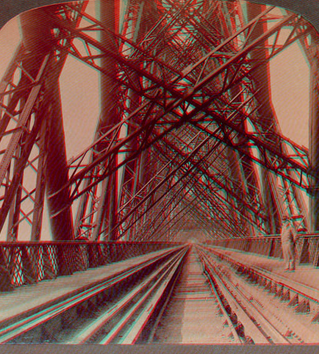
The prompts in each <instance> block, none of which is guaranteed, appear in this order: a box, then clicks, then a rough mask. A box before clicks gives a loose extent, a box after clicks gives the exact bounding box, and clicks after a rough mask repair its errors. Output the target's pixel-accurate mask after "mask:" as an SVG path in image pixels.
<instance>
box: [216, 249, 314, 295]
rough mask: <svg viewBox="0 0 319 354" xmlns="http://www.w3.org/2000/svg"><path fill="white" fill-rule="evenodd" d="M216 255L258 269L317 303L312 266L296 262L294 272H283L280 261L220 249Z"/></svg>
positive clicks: (281, 261) (282, 265) (282, 263)
mask: <svg viewBox="0 0 319 354" xmlns="http://www.w3.org/2000/svg"><path fill="white" fill-rule="evenodd" d="M218 253H220V254H223V255H226V256H228V257H230V258H231V259H233V260H234V261H237V262H240V263H242V264H245V265H247V266H248V267H253V268H254V269H256V270H258V269H260V270H262V271H264V272H266V273H268V274H269V276H270V277H272V278H276V279H277V280H278V281H280V283H281V284H284V285H286V286H288V287H291V288H294V289H300V292H301V293H304V294H306V295H308V296H309V297H311V298H313V299H315V300H317V301H318V302H319V269H318V268H314V267H313V266H312V265H304V264H300V265H298V262H297V266H296V270H295V271H293V272H291V271H285V270H284V261H283V260H282V259H280V260H279V259H278V258H270V257H266V256H261V255H256V254H252V253H245V252H241V251H236V250H229V249H227V250H226V249H222V248H218Z"/></svg>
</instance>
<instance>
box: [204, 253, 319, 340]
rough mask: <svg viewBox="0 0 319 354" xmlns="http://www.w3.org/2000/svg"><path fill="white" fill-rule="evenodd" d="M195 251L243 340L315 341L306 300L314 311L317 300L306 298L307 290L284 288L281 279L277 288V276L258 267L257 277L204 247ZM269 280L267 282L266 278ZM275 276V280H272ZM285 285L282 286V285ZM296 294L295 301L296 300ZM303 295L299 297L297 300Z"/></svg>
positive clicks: (315, 331) (315, 324)
mask: <svg viewBox="0 0 319 354" xmlns="http://www.w3.org/2000/svg"><path fill="white" fill-rule="evenodd" d="M198 252H199V254H200V255H201V258H202V260H203V262H204V263H205V272H206V273H207V275H208V276H209V278H210V279H211V281H212V283H213V285H214V286H216V287H217V288H219V289H220V291H221V292H222V294H223V297H224V298H225V299H226V302H227V304H228V305H229V308H228V311H229V312H230V313H231V314H232V315H233V314H235V317H236V321H240V323H241V325H242V327H243V330H244V332H245V338H246V341H247V342H251V343H255V344H310V343H318V342H319V335H318V322H317V321H314V313H313V312H312V311H310V310H309V306H307V304H309V301H312V302H314V308H313V309H314V312H315V309H316V308H317V306H318V302H317V300H315V299H314V298H310V297H309V298H308V299H307V295H306V292H307V291H309V289H306V288H307V287H303V286H302V285H300V284H297V283H296V284H295V287H294V285H293V282H291V284H290V286H289V289H288V290H287V289H286V290H285V289H284V288H285V285H284V283H283V282H286V283H288V281H287V280H286V279H284V278H282V279H281V281H282V283H281V287H277V286H276V285H278V284H279V281H280V279H276V276H275V275H273V274H270V273H269V272H263V271H262V270H259V272H260V274H259V275H260V276H261V274H263V273H264V276H265V277H267V278H268V281H266V280H265V278H263V279H262V278H261V277H257V276H256V273H255V272H254V271H253V270H251V272H249V271H247V268H246V269H245V271H244V272H242V268H241V266H242V265H240V264H238V263H237V262H236V261H234V260H233V261H231V260H230V259H227V260H225V259H224V258H223V257H222V258H221V257H219V255H218V253H217V254H214V253H213V252H212V251H211V250H209V249H207V248H205V247H199V248H198ZM270 279H271V281H272V282H271V281H270ZM274 279H276V282H277V283H276V282H274ZM287 287H288V285H286V288H287ZM298 296H299V301H297V299H298ZM301 298H303V300H301Z"/></svg>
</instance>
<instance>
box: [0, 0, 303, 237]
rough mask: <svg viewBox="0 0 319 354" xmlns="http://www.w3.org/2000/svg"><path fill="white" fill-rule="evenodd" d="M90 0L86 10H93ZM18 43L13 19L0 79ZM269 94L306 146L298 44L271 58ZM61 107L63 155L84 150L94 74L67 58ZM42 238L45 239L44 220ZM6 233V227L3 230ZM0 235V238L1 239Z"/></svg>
mask: <svg viewBox="0 0 319 354" xmlns="http://www.w3.org/2000/svg"><path fill="white" fill-rule="evenodd" d="M94 8H95V2H94V1H91V3H90V5H89V8H88V12H91V13H92V12H94ZM18 43H19V27H18V23H17V20H16V19H13V20H11V21H10V22H8V23H7V24H6V25H5V26H4V27H3V29H2V30H1V31H0V78H1V77H2V76H3V73H4V70H5V69H6V67H7V66H8V63H9V61H10V59H11V56H12V54H13V52H14V50H15V47H16V45H17V44H18ZM270 73H271V78H270V80H271V93H272V98H273V105H274V107H275V110H276V113H277V118H278V120H279V123H280V126H281V129H282V132H283V134H284V135H285V136H287V137H288V138H290V139H292V140H293V141H295V142H296V143H297V144H299V145H304V146H306V147H308V116H309V67H308V64H307V63H306V60H305V58H304V56H303V53H302V52H301V50H300V48H299V46H298V44H294V45H292V46H291V47H290V48H288V49H286V50H284V51H283V52H282V53H281V54H279V55H278V56H277V57H276V58H274V59H273V60H272V61H271V65H270ZM60 84H61V96H62V109H63V116H64V128H65V136H66V147H67V157H68V159H70V158H71V157H72V156H76V155H77V154H78V153H80V152H81V151H82V150H84V149H85V148H86V147H87V146H88V145H89V144H90V143H91V142H92V139H93V135H94V131H95V127H96V124H97V118H98V114H99V97H98V73H97V72H96V71H95V70H93V69H92V68H89V67H86V66H85V64H83V63H81V62H79V61H77V60H75V59H73V58H71V57H69V58H68V59H67V62H66V64H65V67H64V69H63V72H62V75H61V79H60ZM44 228H45V232H44V233H45V234H47V236H43V239H49V235H48V225H47V222H46V223H45V224H44ZM2 233H3V234H6V229H5V230H3V232H2ZM4 237H5V236H4V235H2V236H1V235H0V240H4Z"/></svg>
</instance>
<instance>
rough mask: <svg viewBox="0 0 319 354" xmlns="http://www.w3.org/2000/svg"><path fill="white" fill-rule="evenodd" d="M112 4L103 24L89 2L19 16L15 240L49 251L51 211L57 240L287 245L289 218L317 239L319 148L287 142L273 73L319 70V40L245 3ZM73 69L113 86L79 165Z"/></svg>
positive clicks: (7, 163)
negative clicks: (273, 239) (279, 68)
mask: <svg viewBox="0 0 319 354" xmlns="http://www.w3.org/2000/svg"><path fill="white" fill-rule="evenodd" d="M100 5H101V6H100V9H99V11H97V12H98V14H99V16H92V15H90V14H89V13H87V11H86V9H87V6H88V1H79V2H72V3H67V4H58V5H54V6H50V7H43V8H40V9H37V10H33V11H30V12H27V13H24V14H22V15H21V16H20V19H19V21H20V25H21V29H22V42H21V45H20V46H19V48H18V49H17V51H16V53H15V54H14V56H13V59H12V61H11V63H10V65H9V66H8V68H7V71H6V73H5V75H4V77H3V79H2V81H1V83H0V97H1V107H0V108H1V120H0V140H1V143H0V144H1V155H0V159H1V166H0V181H1V188H0V203H1V210H0V230H1V234H2V235H6V238H7V240H8V241H16V240H19V237H20V235H21V234H22V233H23V236H24V237H25V235H26V233H27V234H28V235H29V238H30V240H40V239H41V225H42V223H43V218H44V217H45V216H44V213H43V210H44V206H45V205H46V204H47V206H48V211H49V219H50V227H51V233H52V237H53V239H54V240H73V239H82V240H83V239H87V240H121V241H127V240H135V241H153V240H154V241H156V240H171V241H174V240H176V239H177V238H178V237H179V235H181V232H182V231H183V230H187V229H197V230H201V235H202V236H201V237H204V238H206V239H214V238H229V237H243V238H244V237H248V236H260V235H269V234H276V233H278V232H279V229H280V226H281V218H282V216H283V215H284V214H288V215H290V216H292V217H293V218H294V220H295V221H296V224H298V227H299V228H301V229H303V230H305V231H317V230H318V228H319V221H318V219H317V213H316V210H317V208H318V199H319V198H318V196H317V195H318V192H317V185H318V177H317V176H318V173H317V171H316V168H315V167H316V165H317V164H316V160H317V158H316V155H317V148H316V141H317V139H316V136H315V135H313V136H312V137H311V141H310V147H311V148H310V149H309V150H310V153H311V154H310V157H309V152H308V150H307V149H306V148H304V147H302V146H298V144H296V143H295V142H293V141H291V140H290V139H288V138H286V137H285V136H284V135H283V134H282V133H281V129H280V126H279V123H278V120H277V118H276V113H275V112H274V109H273V107H272V104H271V95H270V89H269V87H270V82H269V68H268V63H269V61H270V60H271V59H272V58H274V57H275V56H277V55H280V53H281V52H282V51H283V50H285V49H286V48H287V47H289V46H290V45H292V44H293V43H295V42H296V41H298V42H299V43H300V44H301V46H302V48H303V50H304V52H305V53H306V54H307V57H308V59H309V61H310V62H311V63H312V70H314V71H315V70H317V66H318V60H317V57H318V56H317V54H316V53H318V35H317V32H316V31H315V30H314V29H313V27H312V26H311V25H310V24H309V23H308V22H307V21H305V20H304V19H303V18H302V17H300V16H299V15H297V14H294V13H289V12H287V11H284V10H283V11H281V12H280V11H278V10H276V8H273V7H270V6H267V7H266V6H263V5H256V4H251V3H249V2H241V1H236V0H235V1H222V0H182V1H178V2H176V1H171V0H153V1H148V0H127V1H122V2H120V1H116V0H107V1H101V4H100ZM68 56H73V57H75V58H76V59H78V60H80V61H82V62H83V63H85V64H86V65H87V66H89V67H90V68H92V71H93V70H95V71H98V72H99V75H100V84H99V85H100V86H99V91H100V113H99V116H98V117H94V116H92V117H79V118H78V119H79V120H81V119H90V120H95V121H96V130H95V133H94V136H92V138H91V140H90V141H87V142H86V146H87V148H86V149H85V150H84V151H82V152H81V153H79V155H78V156H76V157H74V158H72V159H68V158H67V156H66V149H65V138H64V128H63V121H64V119H67V118H66V117H63V109H62V107H61V98H60V88H59V78H60V75H61V72H62V70H63V69H64V64H65V61H66V58H67V57H68ZM312 85H313V87H314V88H315V90H312V91H315V92H317V90H316V87H317V79H316V78H314V79H313V82H312ZM312 100H313V101H314V103H313V105H312V106H313V107H317V106H318V105H316V102H317V100H318V99H317V97H316V94H313V96H312ZM317 116H318V113H317V112H316V111H315V108H314V109H313V111H312V120H311V122H312V124H313V126H314V127H316V126H318V123H316V117H317ZM314 131H315V129H314ZM305 195H308V197H310V199H311V201H312V202H311V203H310V209H309V211H308V206H307V205H306V203H305V201H304V196H305Z"/></svg>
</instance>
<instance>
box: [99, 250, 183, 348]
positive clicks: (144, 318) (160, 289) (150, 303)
mask: <svg viewBox="0 0 319 354" xmlns="http://www.w3.org/2000/svg"><path fill="white" fill-rule="evenodd" d="M186 252H187V250H183V251H181V252H180V254H179V255H178V257H176V259H175V260H174V262H173V263H172V264H171V265H170V266H169V267H168V268H167V269H165V271H164V273H163V274H161V275H160V276H159V278H158V279H156V281H155V283H154V284H153V285H152V286H151V287H150V288H149V289H148V290H147V291H146V293H145V294H144V295H143V297H142V298H141V299H140V300H139V301H138V302H137V303H136V304H135V305H134V306H133V307H132V308H131V309H130V310H129V311H128V313H127V314H126V316H125V317H124V318H122V320H121V321H119V322H118V323H117V325H116V326H115V327H113V329H112V331H111V332H110V333H109V334H108V335H107V336H105V337H104V338H103V339H102V340H101V341H100V342H99V344H110V343H112V342H116V343H117V344H135V342H136V341H137V339H138V337H139V335H140V333H141V331H142V329H143V328H144V327H145V326H146V324H147V322H148V321H149V318H150V316H151V315H152V313H153V312H154V310H155V308H156V306H157V305H158V303H159V301H160V299H161V298H162V295H163V293H164V291H165V289H166V288H167V286H168V284H169V283H170V281H171V280H172V278H173V277H174V275H175V274H176V271H177V268H178V267H179V265H180V264H181V262H182V260H183V258H184V256H185V254H186ZM141 307H143V308H142V311H141V312H139V313H138V314H136V312H137V311H138V310H139V309H140V308H141ZM133 316H134V317H133ZM129 320H133V324H132V325H129V326H128V328H127V329H126V331H125V333H124V334H123V335H121V337H120V339H118V338H117V340H116V336H117V335H118V334H119V333H120V332H121V330H122V329H123V328H124V326H125V325H126V324H127V322H128V321H129ZM124 329H125V328H124Z"/></svg>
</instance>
